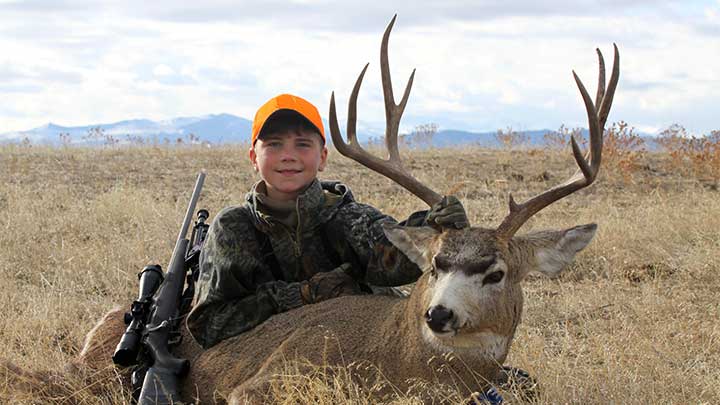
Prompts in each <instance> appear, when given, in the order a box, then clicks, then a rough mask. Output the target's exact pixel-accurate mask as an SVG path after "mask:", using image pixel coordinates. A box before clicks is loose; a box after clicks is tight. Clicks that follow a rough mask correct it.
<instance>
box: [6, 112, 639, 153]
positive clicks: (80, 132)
mask: <svg viewBox="0 0 720 405" xmlns="http://www.w3.org/2000/svg"><path fill="white" fill-rule="evenodd" d="M251 127H252V122H251V121H250V120H247V119H245V118H241V117H237V116H235V115H232V114H210V115H205V116H200V117H179V118H173V119H170V120H163V121H151V120H147V119H136V120H126V121H119V122H115V123H111V124H94V125H86V126H76V127H65V126H61V125H56V124H53V123H49V124H47V125H44V126H42V127H39V128H34V129H30V130H27V131H17V132H6V133H1V134H0V143H19V142H23V141H25V142H30V143H33V144H50V145H60V144H67V145H77V146H81V145H104V144H108V143H117V144H130V143H146V144H164V143H172V144H175V143H202V142H209V143H210V144H222V143H246V142H249V140H250V130H251ZM325 128H328V126H327V124H326V126H325ZM548 132H552V130H549V129H541V130H530V131H523V132H522V136H523V138H524V142H523V144H524V145H529V146H541V145H543V144H545V142H546V140H545V138H544V136H545V134H547V133H548ZM584 132H585V133H584V135H587V134H586V132H587V131H584ZM496 134H497V131H490V132H469V131H461V130H453V129H446V130H440V131H438V132H437V133H436V134H435V135H434V136H432V138H431V140H429V141H424V142H423V141H421V140H420V141H415V140H413V139H410V140H409V141H410V143H411V144H414V145H416V146H417V147H450V146H463V145H479V146H484V147H498V146H500V142H499V141H498V139H497V137H496ZM383 136H384V133H383V130H378V129H374V128H369V127H367V128H363V127H359V128H358V139H359V140H360V142H362V143H366V142H369V141H371V140H378V139H381V138H382V137H383ZM643 136H644V137H649V138H652V136H649V135H645V134H643Z"/></svg>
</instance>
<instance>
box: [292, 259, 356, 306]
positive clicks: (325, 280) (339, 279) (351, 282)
mask: <svg viewBox="0 0 720 405" xmlns="http://www.w3.org/2000/svg"><path fill="white" fill-rule="evenodd" d="M349 269H350V263H343V264H342V265H341V266H340V267H338V268H336V269H334V270H332V271H328V272H323V273H317V274H315V275H314V276H312V277H311V278H310V279H309V280H308V281H307V282H305V283H303V285H302V287H301V288H300V294H301V295H302V299H303V301H304V302H305V303H306V304H315V303H318V302H320V301H325V300H327V299H330V298H335V297H339V296H341V295H358V294H362V293H363V291H362V289H361V288H360V284H359V283H358V282H357V281H355V279H354V278H352V277H351V276H350V275H349V274H348V273H347V272H346V270H349Z"/></svg>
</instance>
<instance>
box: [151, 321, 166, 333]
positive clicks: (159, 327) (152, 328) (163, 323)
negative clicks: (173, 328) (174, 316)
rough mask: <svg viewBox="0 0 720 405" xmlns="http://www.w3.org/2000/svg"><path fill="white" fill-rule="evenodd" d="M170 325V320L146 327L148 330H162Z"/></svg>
mask: <svg viewBox="0 0 720 405" xmlns="http://www.w3.org/2000/svg"><path fill="white" fill-rule="evenodd" d="M169 327H170V322H168V321H162V322H160V324H159V325H157V326H149V325H148V327H147V329H146V332H155V331H158V330H162V329H166V328H169Z"/></svg>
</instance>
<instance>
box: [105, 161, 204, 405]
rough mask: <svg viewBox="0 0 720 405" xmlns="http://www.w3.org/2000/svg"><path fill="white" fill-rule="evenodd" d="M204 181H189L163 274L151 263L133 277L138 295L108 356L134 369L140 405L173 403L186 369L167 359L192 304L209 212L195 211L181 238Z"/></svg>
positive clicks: (178, 361) (201, 177)
mask: <svg viewBox="0 0 720 405" xmlns="http://www.w3.org/2000/svg"><path fill="white" fill-rule="evenodd" d="M204 180H205V173H204V172H201V173H200V174H199V175H198V178H197V181H196V182H195V188H194V189H193V193H192V197H191V198H190V203H189V205H188V209H187V212H186V213H185V219H184V220H183V223H182V226H181V228H180V234H179V235H178V239H177V243H176V244H175V249H174V250H173V253H172V257H171V259H170V264H169V266H168V271H167V272H166V273H163V271H162V268H161V267H160V265H157V264H153V265H149V266H145V268H143V270H142V271H141V272H140V273H139V274H138V279H139V283H140V293H139V295H138V299H137V300H135V301H133V303H132V305H131V307H130V312H128V313H126V314H125V323H126V324H127V325H128V327H127V329H126V331H125V333H124V334H123V336H122V338H121V339H120V343H118V345H117V348H116V349H115V353H114V354H113V362H115V364H118V365H120V366H124V367H129V366H135V370H134V371H133V374H132V384H133V390H134V392H133V397H134V398H136V400H137V403H138V404H140V405H150V404H153V405H154V404H163V405H164V404H172V403H177V402H179V400H180V390H179V380H180V378H182V377H183V376H184V375H185V374H186V373H187V371H188V369H189V367H190V364H189V362H188V360H186V359H180V358H177V357H175V356H173V355H172V354H171V352H170V349H171V347H172V346H175V345H177V344H179V343H180V339H181V335H180V328H181V326H182V325H181V322H180V321H181V319H182V318H183V317H184V315H186V314H187V312H188V311H189V310H190V306H191V305H192V299H193V294H194V291H195V281H197V277H198V273H199V257H200V250H201V249H202V245H203V243H204V241H205V236H206V235H207V230H208V228H209V225H207V224H206V223H205V221H206V220H207V218H208V216H209V213H208V211H207V210H204V209H201V210H199V211H198V213H197V220H196V222H195V226H194V227H193V231H192V235H191V237H190V239H189V240H188V239H186V238H185V236H186V235H187V232H188V229H189V227H190V221H191V220H192V216H193V213H194V212H195V205H196V204H197V201H198V198H199V197H200V190H201V189H202V185H203V181H204ZM188 270H189V271H188ZM186 283H187V287H186V288H185V291H184V292H183V287H184V286H185V284H186Z"/></svg>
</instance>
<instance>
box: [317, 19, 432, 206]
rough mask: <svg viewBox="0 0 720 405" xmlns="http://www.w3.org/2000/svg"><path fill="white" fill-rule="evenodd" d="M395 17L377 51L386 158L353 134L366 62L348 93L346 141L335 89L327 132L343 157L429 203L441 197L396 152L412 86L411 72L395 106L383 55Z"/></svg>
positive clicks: (385, 59)
mask: <svg viewBox="0 0 720 405" xmlns="http://www.w3.org/2000/svg"><path fill="white" fill-rule="evenodd" d="M396 17H397V15H396V16H395V17H393V19H392V21H390V24H389V25H388V27H387V29H385V35H384V36H383V41H382V45H381V47H380V48H381V51H380V62H381V63H380V65H381V71H382V79H383V80H382V81H383V94H384V96H385V117H386V123H387V128H386V130H385V145H386V146H387V149H388V153H389V157H388V159H387V160H385V159H380V158H378V157H377V156H374V155H372V154H370V153H368V152H367V151H366V150H365V149H363V148H362V146H360V143H359V142H358V140H357V136H356V133H355V132H356V124H357V98H358V94H359V92H360V85H361V84H362V79H363V77H364V76H365V71H366V70H367V67H368V65H365V68H363V70H362V72H361V73H360V76H359V77H358V79H357V81H356V82H355V87H354V88H353V91H352V94H351V95H350V101H349V103H348V122H347V138H348V142H347V143H346V142H345V141H344V140H343V139H342V134H341V133H340V126H339V125H338V120H337V113H336V110H335V92H333V93H332V95H331V96H330V135H331V137H332V140H333V144H334V145H335V148H336V149H337V151H338V152H340V153H341V154H342V155H343V156H346V157H349V158H350V159H353V160H355V161H356V162H358V163H360V164H362V165H363V166H365V167H367V168H369V169H370V170H373V171H375V172H378V173H380V174H382V175H383V176H385V177H388V178H389V179H391V180H393V181H394V182H396V183H397V184H399V185H400V186H402V187H403V188H405V189H406V190H408V191H409V192H411V193H413V194H414V195H415V196H417V197H418V198H420V199H421V200H423V201H424V202H425V203H426V204H428V205H430V206H432V205H435V204H437V203H438V202H440V200H442V196H441V195H440V194H438V193H436V192H435V191H433V190H431V189H430V188H429V187H427V186H426V185H424V184H422V183H420V182H419V181H418V180H417V179H416V178H415V177H413V176H412V175H411V174H410V173H408V172H407V171H406V170H405V168H404V167H403V165H402V162H401V160H400V153H399V151H398V142H397V137H398V129H399V128H400V117H401V116H402V113H403V110H405V105H406V104H407V100H408V97H409V96H410V88H411V87H412V82H413V77H414V75H415V71H414V70H413V74H412V75H410V80H409V81H408V85H407V87H406V88H405V93H404V94H403V98H402V100H401V101H400V104H399V105H395V99H394V98H393V94H392V83H391V82H390V69H389V68H388V58H387V43H388V37H389V35H390V29H391V28H392V26H393V23H394V22H395V18H396Z"/></svg>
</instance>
